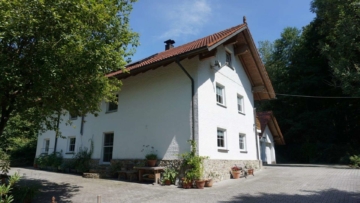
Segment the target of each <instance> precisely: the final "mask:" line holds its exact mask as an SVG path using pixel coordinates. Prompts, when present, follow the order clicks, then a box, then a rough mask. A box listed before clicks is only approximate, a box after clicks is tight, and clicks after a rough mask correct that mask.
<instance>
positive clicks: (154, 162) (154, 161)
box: [147, 159, 157, 167]
mask: <svg viewBox="0 0 360 203" xmlns="http://www.w3.org/2000/svg"><path fill="white" fill-rule="evenodd" d="M156 161H157V160H156V159H155V160H147V164H148V166H149V167H154V166H155V165H156Z"/></svg>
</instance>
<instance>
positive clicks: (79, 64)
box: [0, 0, 138, 135]
mask: <svg viewBox="0 0 360 203" xmlns="http://www.w3.org/2000/svg"><path fill="white" fill-rule="evenodd" d="M135 1H136V0H104V1H97V0H79V1H68V0H57V1H52V0H11V1H8V0H0V22H1V24H0V72H1V76H0V115H1V117H0V135H1V134H2V132H3V130H4V128H5V126H6V124H7V121H8V120H9V118H10V117H11V116H12V115H16V114H22V113H24V112H26V111H27V110H29V109H31V108H37V111H39V114H38V115H40V116H36V118H39V121H40V120H42V121H44V119H45V118H46V117H47V119H46V120H45V121H46V122H45V124H46V127H47V128H50V129H51V128H54V127H56V125H54V122H53V121H56V118H57V117H56V114H57V113H61V112H62V110H67V111H69V112H71V113H72V114H77V115H84V114H86V113H88V112H90V113H94V112H96V111H98V110H99V109H98V108H99V103H100V102H101V101H102V100H103V99H111V98H114V96H112V93H113V92H116V91H118V90H119V89H120V85H121V82H120V81H118V80H116V79H111V78H107V77H105V74H106V73H109V72H111V71H115V70H118V69H120V68H123V67H124V65H125V64H126V63H127V58H128V57H129V56H131V55H132V53H133V51H134V50H133V49H134V48H135V47H136V46H137V45H138V34H137V33H135V32H133V31H132V30H131V29H130V27H129V14H130V11H131V10H132V4H133V3H134V2H135ZM51 115H55V117H53V118H52V117H51ZM49 116H50V117H49Z"/></svg>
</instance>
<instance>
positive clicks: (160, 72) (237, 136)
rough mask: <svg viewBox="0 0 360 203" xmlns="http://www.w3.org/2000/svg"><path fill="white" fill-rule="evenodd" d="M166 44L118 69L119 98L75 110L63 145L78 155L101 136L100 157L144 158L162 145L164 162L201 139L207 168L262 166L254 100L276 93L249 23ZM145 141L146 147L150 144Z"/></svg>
mask: <svg viewBox="0 0 360 203" xmlns="http://www.w3.org/2000/svg"><path fill="white" fill-rule="evenodd" d="M165 43H166V45H165V51H162V52H160V53H158V54H154V55H152V56H150V57H148V58H145V59H143V60H140V61H137V62H134V63H131V64H128V65H127V66H126V68H127V69H128V70H129V71H130V73H124V72H122V71H118V72H113V73H111V74H109V75H108V76H109V77H115V78H118V79H121V80H122V83H123V86H122V90H121V91H120V92H119V93H118V104H113V103H105V102H103V103H101V109H102V111H101V112H99V114H98V116H96V117H95V116H94V115H86V116H84V117H70V115H67V116H65V117H64V120H69V119H71V120H72V123H73V124H72V126H69V125H66V124H65V122H63V123H61V124H60V130H61V132H62V135H63V136H65V137H66V138H65V139H62V138H59V139H58V140H57V147H56V148H57V151H61V152H62V154H63V156H64V158H69V159H70V158H72V156H73V154H74V153H76V152H77V150H79V148H80V147H89V146H90V142H89V140H90V139H91V140H93V142H94V152H93V154H92V158H93V160H94V161H95V162H96V163H98V164H110V161H111V160H135V159H144V157H145V153H144V150H143V149H144V148H145V151H146V150H148V149H149V148H146V146H151V147H154V150H156V152H157V154H158V157H159V161H158V164H159V165H163V164H164V163H165V162H166V163H169V162H171V161H172V160H176V159H178V155H179V154H181V153H184V152H187V151H189V150H190V146H189V143H188V142H187V140H189V139H194V140H196V142H197V145H198V154H199V155H201V156H209V157H210V158H209V159H208V160H206V163H205V170H206V172H209V171H217V172H219V173H220V174H221V175H222V178H223V179H228V178H230V175H229V169H230V167H231V166H233V165H234V164H244V165H245V164H252V165H253V166H255V167H256V168H259V167H261V158H260V149H259V139H258V136H257V130H256V125H255V119H256V116H255V113H254V100H268V99H274V98H275V93H274V90H273V87H272V84H271V81H270V79H269V77H268V74H267V72H266V70H265V68H264V66H263V64H262V62H261V59H260V57H259V54H258V52H257V49H256V46H255V44H254V41H253V39H252V36H251V34H250V31H249V29H248V25H247V23H246V22H245V21H244V24H241V25H238V26H235V27H232V28H229V29H226V30H223V31H221V32H218V33H215V34H212V35H210V36H207V37H204V38H201V39H198V40H196V41H193V42H189V43H187V44H184V45H181V46H177V47H175V46H174V43H175V42H174V40H167V41H165ZM54 145H55V132H54V131H47V132H45V133H43V134H42V135H40V136H39V138H38V143H37V152H36V154H37V156H38V155H40V154H41V153H51V152H53V151H52V150H51V149H53V148H54ZM144 146H145V147H144Z"/></svg>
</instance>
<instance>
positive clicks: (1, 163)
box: [0, 149, 10, 174]
mask: <svg viewBox="0 0 360 203" xmlns="http://www.w3.org/2000/svg"><path fill="white" fill-rule="evenodd" d="M9 170H10V156H9V155H7V154H6V153H5V152H4V151H2V149H0V171H1V174H7V173H9Z"/></svg>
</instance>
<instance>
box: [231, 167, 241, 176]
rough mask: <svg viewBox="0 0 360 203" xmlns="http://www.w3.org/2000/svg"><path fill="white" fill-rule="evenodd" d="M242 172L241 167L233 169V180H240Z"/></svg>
mask: <svg viewBox="0 0 360 203" xmlns="http://www.w3.org/2000/svg"><path fill="white" fill-rule="evenodd" d="M241 170H242V168H241V167H239V166H236V165H235V166H233V167H231V175H232V177H233V179H238V178H240V175H241Z"/></svg>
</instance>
